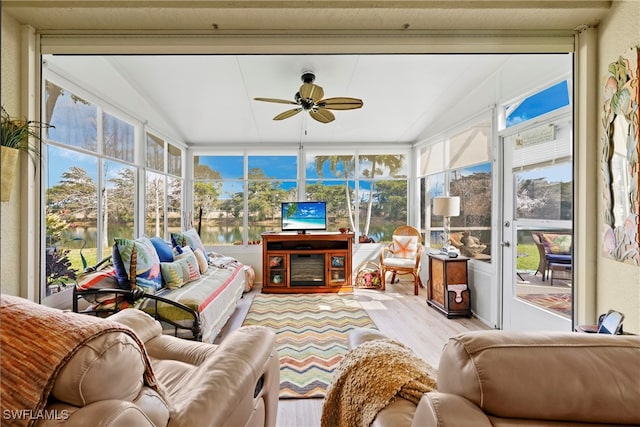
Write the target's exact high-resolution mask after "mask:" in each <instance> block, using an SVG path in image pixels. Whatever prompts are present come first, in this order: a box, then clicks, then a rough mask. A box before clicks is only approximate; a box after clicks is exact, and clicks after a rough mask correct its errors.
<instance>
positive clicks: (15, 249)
mask: <svg viewBox="0 0 640 427" xmlns="http://www.w3.org/2000/svg"><path fill="white" fill-rule="evenodd" d="M20 33H21V30H20V25H19V24H18V22H17V21H16V20H15V19H13V18H11V17H10V16H7V15H6V14H2V39H1V42H2V71H1V76H2V77H1V80H2V84H1V85H0V99H1V100H2V106H3V107H4V108H5V109H6V110H7V112H8V113H9V114H10V115H11V116H12V117H22V116H23V115H22V103H21V100H20V96H21V86H20V60H21V55H20V44H21V41H20V38H21V36H20ZM22 160H23V163H24V161H25V160H26V159H22ZM22 166H23V167H22V168H21V170H20V174H19V176H18V177H16V180H15V181H14V183H13V188H12V191H11V198H10V199H9V201H7V202H0V230H1V236H0V255H1V256H0V286H1V289H0V290H1V291H2V292H3V293H7V294H11V295H21V283H22V281H23V280H22V278H21V277H20V250H21V246H22V245H21V243H20V242H21V237H20V229H21V227H22V223H21V217H22V216H21V212H20V203H21V197H20V194H21V193H20V188H21V186H22V177H23V176H24V174H25V173H26V170H25V169H26V168H24V164H23V165H22Z"/></svg>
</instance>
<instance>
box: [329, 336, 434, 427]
mask: <svg viewBox="0 0 640 427" xmlns="http://www.w3.org/2000/svg"><path fill="white" fill-rule="evenodd" d="M435 377H436V376H435V371H434V369H433V368H432V367H431V365H429V364H428V363H426V362H425V361H424V360H422V359H420V358H419V357H417V356H416V355H415V353H413V352H412V351H411V349H409V347H407V346H405V345H404V344H402V343H399V342H397V341H393V340H390V339H378V340H372V341H366V342H364V343H362V344H360V345H358V346H357V347H355V348H354V349H352V350H351V351H349V353H347V355H346V356H345V357H344V359H343V360H342V362H341V363H340V366H338V369H337V370H336V373H335V375H334V378H333V383H332V384H331V386H330V387H329V389H328V390H327V394H326V395H325V398H324V402H323V406H322V419H321V422H320V425H321V426H322V427H360V426H362V427H368V426H370V425H371V423H372V422H373V420H374V419H375V417H376V416H377V415H378V412H380V411H381V410H382V409H384V408H385V407H386V406H387V405H389V404H390V403H392V402H393V401H394V400H395V399H397V398H403V399H406V400H409V401H411V402H413V403H415V404H416V405H417V404H418V402H419V401H420V398H421V397H422V395H423V394H424V393H427V392H429V391H433V390H435V389H436V380H435Z"/></svg>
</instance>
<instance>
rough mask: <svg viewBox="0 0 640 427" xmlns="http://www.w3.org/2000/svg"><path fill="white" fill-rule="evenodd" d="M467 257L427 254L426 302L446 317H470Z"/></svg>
mask: <svg viewBox="0 0 640 427" xmlns="http://www.w3.org/2000/svg"><path fill="white" fill-rule="evenodd" d="M467 261H469V258H467V257H463V256H458V257H457V258H449V257H448V256H446V255H436V254H429V281H428V282H427V304H429V305H430V306H431V307H433V308H435V309H437V310H438V311H441V312H442V313H443V314H445V315H446V316H447V317H448V318H452V317H457V316H465V317H471V291H470V289H469V280H468V279H469V277H468V273H467Z"/></svg>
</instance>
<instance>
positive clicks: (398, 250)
mask: <svg viewBox="0 0 640 427" xmlns="http://www.w3.org/2000/svg"><path fill="white" fill-rule="evenodd" d="M393 253H394V256H395V257H396V258H415V257H416V256H417V254H418V237H417V236H396V235H395V234H394V235H393Z"/></svg>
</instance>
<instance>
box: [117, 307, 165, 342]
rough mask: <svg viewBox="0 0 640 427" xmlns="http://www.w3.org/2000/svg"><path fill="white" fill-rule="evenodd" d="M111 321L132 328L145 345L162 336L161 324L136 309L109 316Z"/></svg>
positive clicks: (128, 309)
mask: <svg viewBox="0 0 640 427" xmlns="http://www.w3.org/2000/svg"><path fill="white" fill-rule="evenodd" d="M109 320H113V321H115V322H118V323H122V324H123V325H125V326H128V327H129V328H131V329H132V330H133V332H135V334H136V335H137V336H138V338H140V341H142V342H143V343H146V342H147V341H149V340H151V339H152V338H155V337H157V336H159V335H162V326H160V323H158V321H156V320H155V319H154V318H153V317H151V316H150V315H149V314H147V313H145V312H144V311H140V310H137V309H135V308H127V309H124V310H121V311H118V312H117V313H114V314H112V315H111V316H109Z"/></svg>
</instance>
